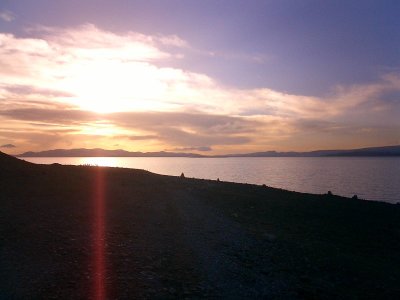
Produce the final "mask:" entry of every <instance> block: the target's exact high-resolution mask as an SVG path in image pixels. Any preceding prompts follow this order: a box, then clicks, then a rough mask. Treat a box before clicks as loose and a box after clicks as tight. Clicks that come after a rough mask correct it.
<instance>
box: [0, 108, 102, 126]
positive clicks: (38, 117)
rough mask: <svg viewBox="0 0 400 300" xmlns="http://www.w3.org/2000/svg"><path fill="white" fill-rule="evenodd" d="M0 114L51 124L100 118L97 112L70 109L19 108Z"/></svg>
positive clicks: (0, 111) (2, 111) (72, 122)
mask: <svg viewBox="0 0 400 300" xmlns="http://www.w3.org/2000/svg"><path fill="white" fill-rule="evenodd" d="M0 116H4V117H8V118H10V119H14V120H21V121H31V122H32V121H34V122H42V123H44V122H49V123H52V124H63V125H72V124H79V123H83V122H91V121H97V120H101V117H100V116H99V115H98V114H95V113H92V112H88V111H83V110H72V109H47V108H21V109H10V110H0Z"/></svg>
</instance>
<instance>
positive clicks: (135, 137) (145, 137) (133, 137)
mask: <svg viewBox="0 0 400 300" xmlns="http://www.w3.org/2000/svg"><path fill="white" fill-rule="evenodd" d="M128 138H129V139H130V140H132V141H144V140H156V139H159V136H157V135H131V136H129V137H128Z"/></svg>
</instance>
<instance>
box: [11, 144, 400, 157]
mask: <svg viewBox="0 0 400 300" xmlns="http://www.w3.org/2000/svg"><path fill="white" fill-rule="evenodd" d="M17 156H18V157H197V158H199V157H204V158H207V157H220V158H226V157H329V156H400V146H386V147H372V148H361V149H350V150H317V151H310V152H277V151H266V152H254V153H245V154H226V155H208V156H206V155H200V154H196V153H181V152H166V151H160V152H130V151H125V150H120V149H119V150H105V149H99V148H97V149H82V148H81V149H55V150H47V151H40V152H32V151H29V152H25V153H21V154H19V155H17Z"/></svg>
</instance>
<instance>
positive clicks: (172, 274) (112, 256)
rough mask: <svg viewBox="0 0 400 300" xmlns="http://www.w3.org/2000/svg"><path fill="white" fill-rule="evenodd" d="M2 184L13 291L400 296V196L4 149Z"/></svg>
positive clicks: (5, 260) (1, 263) (8, 290)
mask: <svg viewBox="0 0 400 300" xmlns="http://www.w3.org/2000/svg"><path fill="white" fill-rule="evenodd" d="M99 174H100V175H101V177H99V176H98V175H99ZM99 183H101V185H99ZM99 187H101V189H98V188H99ZM0 188H1V190H2V193H1V194H0V200H1V201H0V203H1V210H0V220H1V222H2V224H1V225H2V226H1V227H0V237H1V241H2V242H1V246H2V248H1V249H2V251H1V252H0V255H1V257H0V258H1V259H0V270H1V271H0V274H1V276H2V278H3V279H2V280H1V283H0V289H1V291H2V293H3V295H4V296H5V297H6V298H7V297H8V298H26V297H33V298H35V297H36V298H57V297H58V298H61V299H68V298H86V299H91V298H92V296H93V294H92V293H93V289H94V286H95V285H96V284H95V283H96V282H97V283H99V282H100V283H101V284H99V285H100V286H102V288H104V290H103V292H104V293H105V294H106V295H107V299H117V298H167V299H168V298H189V299H191V298H213V297H214V298H215V297H218V298H238V299H246V298H247V299H248V298H262V297H268V298H270V299H282V298H290V299H306V298H307V299H309V298H318V299H337V298H343V299H351V298H367V297H369V298H375V299H385V298H386V299H387V298H398V297H399V296H400V288H399V285H398V282H400V270H399V268H398V267H397V266H399V265H400V258H399V255H398V253H399V250H400V231H399V230H398V228H400V206H399V205H393V204H389V203H383V202H375V201H364V200H354V199H349V198H344V197H339V196H334V195H333V196H327V195H314V194H303V193H298V192H290V191H285V190H281V189H275V188H270V187H267V186H259V185H251V184H237V183H229V182H223V181H219V182H218V181H215V180H202V179H191V178H180V177H173V176H165V175H157V174H153V173H150V172H147V171H143V170H136V169H126V168H104V167H90V166H64V165H58V164H54V165H37V164H33V163H28V162H24V161H21V160H18V159H16V158H12V157H9V156H5V155H3V154H1V153H0ZM95 191H97V192H96V193H95ZM99 193H100V194H99ZM96 195H97V196H96ZM99 195H102V197H103V198H102V199H104V211H103V212H104V213H105V214H104V216H103V217H101V218H100V219H97V220H103V221H104V232H103V233H104V238H99V236H98V235H96V234H94V233H95V231H94V227H93V224H94V223H93V220H96V218H98V216H101V214H100V215H98V214H97V213H96V211H97V210H95V209H94V208H95V207H97V206H96V203H98V202H96V201H95V200H96V199H99ZM96 216H97V217H96ZM96 236H97V237H96ZM99 242H100V245H103V246H104V251H103V252H97V253H100V254H101V253H103V259H104V260H93V255H94V254H95V253H96V251H94V250H95V249H97V248H96V247H95V248H93V247H94V245H98V243H99ZM100 254H98V255H100ZM96 261H98V262H99V261H100V262H102V263H101V265H102V266H103V267H104V269H102V268H99V265H97V267H96ZM101 265H100V266H101ZM96 270H97V271H96ZM98 270H102V271H98ZM94 274H98V275H99V274H100V275H101V276H100V275H99V276H100V279H101V280H100V279H99V277H96V276H94ZM95 278H98V279H97V281H96V280H95Z"/></svg>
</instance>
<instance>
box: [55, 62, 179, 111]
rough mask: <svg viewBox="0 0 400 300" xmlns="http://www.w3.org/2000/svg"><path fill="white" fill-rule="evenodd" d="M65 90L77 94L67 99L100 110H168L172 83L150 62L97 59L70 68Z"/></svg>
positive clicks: (63, 83)
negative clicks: (126, 62) (168, 83)
mask: <svg viewBox="0 0 400 300" xmlns="http://www.w3.org/2000/svg"><path fill="white" fill-rule="evenodd" d="M60 88H62V89H63V90H67V91H69V93H71V94H72V95H74V97H69V98H68V99H67V101H68V102H69V103H71V104H74V105H76V106H78V107H79V108H81V109H84V110H88V111H92V112H96V113H102V114H103V113H112V112H119V111H146V110H165V109H170V108H171V107H172V106H173V105H171V104H170V103H168V102H167V101H165V99H166V95H167V93H168V91H167V90H168V86H167V84H166V83H165V80H164V78H160V77H159V74H158V72H157V70H156V68H155V67H154V66H152V65H149V64H146V63H129V64H126V65H125V64H123V63H122V62H120V61H113V60H111V61H103V60H93V61H91V62H89V63H88V62H87V63H86V64H84V65H78V64H74V65H71V66H70V67H69V68H68V75H67V76H66V77H65V78H64V79H63V81H62V86H61V87H60Z"/></svg>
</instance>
